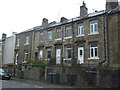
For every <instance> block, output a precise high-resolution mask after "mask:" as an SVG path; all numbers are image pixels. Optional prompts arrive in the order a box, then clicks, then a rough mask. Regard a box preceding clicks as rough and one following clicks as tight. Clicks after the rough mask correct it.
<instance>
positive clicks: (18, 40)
mask: <svg viewBox="0 0 120 90" xmlns="http://www.w3.org/2000/svg"><path fill="white" fill-rule="evenodd" d="M19 45H20V39H19V38H17V43H16V46H19Z"/></svg>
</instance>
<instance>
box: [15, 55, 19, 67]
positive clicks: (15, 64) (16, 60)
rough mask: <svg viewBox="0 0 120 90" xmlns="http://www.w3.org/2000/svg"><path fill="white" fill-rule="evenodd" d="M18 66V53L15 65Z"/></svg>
mask: <svg viewBox="0 0 120 90" xmlns="http://www.w3.org/2000/svg"><path fill="white" fill-rule="evenodd" d="M17 64H18V53H16V57H15V65H17Z"/></svg>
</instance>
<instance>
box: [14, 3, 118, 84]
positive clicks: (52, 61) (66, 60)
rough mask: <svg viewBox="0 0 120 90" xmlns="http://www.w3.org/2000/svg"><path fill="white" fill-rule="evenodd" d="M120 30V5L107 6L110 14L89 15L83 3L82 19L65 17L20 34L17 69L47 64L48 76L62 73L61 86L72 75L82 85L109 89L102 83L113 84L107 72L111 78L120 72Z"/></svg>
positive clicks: (46, 71) (17, 43)
mask: <svg viewBox="0 0 120 90" xmlns="http://www.w3.org/2000/svg"><path fill="white" fill-rule="evenodd" d="M119 26H120V6H119V5H118V2H106V10H102V11H95V12H93V13H89V14H88V9H87V7H86V4H85V3H84V2H83V5H82V6H81V7H80V16H78V17H75V18H72V19H67V18H65V17H62V18H61V20H60V22H55V21H53V22H51V23H48V19H46V18H44V19H43V22H42V25H41V26H37V27H34V28H33V29H30V30H28V31H25V32H21V33H19V34H17V36H16V38H17V39H16V47H15V65H16V66H19V65H23V64H24V63H32V62H34V61H37V62H39V61H41V60H45V61H46V62H47V67H46V70H45V75H46V76H47V75H48V73H49V72H55V73H58V74H59V75H60V82H61V83H64V82H66V81H67V79H66V77H67V75H68V74H71V73H72V74H74V75H76V78H77V79H76V82H75V83H76V84H78V85H81V84H83V83H84V84H88V83H90V82H91V81H92V83H95V84H96V85H102V84H103V85H106V83H101V82H103V81H104V80H106V81H110V79H109V78H106V77H107V76H106V77H105V76H104V75H105V74H106V72H107V73H109V75H111V72H113V71H111V72H110V70H115V73H112V75H113V74H115V75H116V77H118V76H117V74H116V71H117V70H118V69H119V68H120V67H119V61H120V50H119V45H120V42H119V39H120V37H119V36H120V35H119V34H120V27H119ZM106 69H107V70H106ZM91 72H95V73H91ZM94 75H95V78H93V77H94ZM111 77H112V76H111ZM117 80H118V78H116V81H115V82H114V81H111V83H112V84H111V83H110V85H114V84H115V85H118V84H117V82H118V81H117ZM113 83H114V84H113ZM107 84H108V83H107ZM110 85H106V86H110Z"/></svg>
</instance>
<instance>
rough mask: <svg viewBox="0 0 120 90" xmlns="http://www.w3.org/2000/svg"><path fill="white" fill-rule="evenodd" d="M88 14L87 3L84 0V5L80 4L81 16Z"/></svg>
mask: <svg viewBox="0 0 120 90" xmlns="http://www.w3.org/2000/svg"><path fill="white" fill-rule="evenodd" d="M87 14H88V9H87V7H86V3H85V2H84V1H83V5H82V6H80V17H84V16H85V15H87Z"/></svg>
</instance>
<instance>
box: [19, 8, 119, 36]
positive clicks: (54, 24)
mask: <svg viewBox="0 0 120 90" xmlns="http://www.w3.org/2000/svg"><path fill="white" fill-rule="evenodd" d="M115 12H120V6H118V7H117V8H115V9H111V10H109V11H106V10H101V11H97V12H94V13H89V14H87V15H85V16H84V17H80V16H79V17H75V18H71V19H68V20H65V21H63V22H54V23H49V24H48V26H46V27H43V26H42V25H41V26H36V27H33V28H31V29H28V30H26V31H23V32H29V31H33V30H35V31H39V30H44V29H48V28H51V27H55V26H59V25H63V24H67V23H71V22H75V21H78V20H83V19H86V18H91V17H95V16H99V15H103V14H105V13H108V14H111V13H115ZM23 32H21V33H23ZM18 34H20V33H18Z"/></svg>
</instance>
